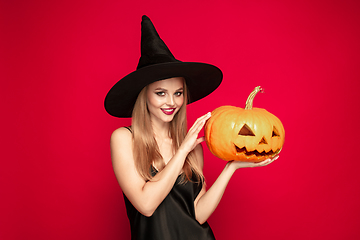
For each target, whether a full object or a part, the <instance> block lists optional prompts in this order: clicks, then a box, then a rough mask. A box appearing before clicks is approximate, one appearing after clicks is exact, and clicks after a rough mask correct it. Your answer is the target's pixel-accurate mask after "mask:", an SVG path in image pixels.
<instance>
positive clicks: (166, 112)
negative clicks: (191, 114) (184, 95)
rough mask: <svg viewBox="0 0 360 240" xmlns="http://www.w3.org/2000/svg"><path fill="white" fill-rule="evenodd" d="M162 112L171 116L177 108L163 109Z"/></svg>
mask: <svg viewBox="0 0 360 240" xmlns="http://www.w3.org/2000/svg"><path fill="white" fill-rule="evenodd" d="M161 111H162V112H163V113H165V114H166V115H171V114H173V113H174V112H175V108H161Z"/></svg>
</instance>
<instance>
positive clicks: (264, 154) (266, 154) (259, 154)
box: [234, 144, 280, 157]
mask: <svg viewBox="0 0 360 240" xmlns="http://www.w3.org/2000/svg"><path fill="white" fill-rule="evenodd" d="M234 146H235V149H236V153H237V154H245V155H246V156H248V157H250V156H254V155H255V156H256V157H271V156H274V155H275V154H277V153H279V152H280V149H278V150H276V151H275V152H274V151H273V150H270V151H269V152H265V150H264V151H262V152H259V151H258V150H254V151H248V150H246V147H243V148H239V147H238V146H236V145H235V144H234Z"/></svg>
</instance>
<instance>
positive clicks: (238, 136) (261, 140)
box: [205, 87, 285, 162]
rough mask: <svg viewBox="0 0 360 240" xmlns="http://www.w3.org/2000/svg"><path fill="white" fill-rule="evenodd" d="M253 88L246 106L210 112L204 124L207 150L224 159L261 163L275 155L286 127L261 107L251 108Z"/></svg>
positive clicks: (222, 108)
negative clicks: (209, 116)
mask: <svg viewBox="0 0 360 240" xmlns="http://www.w3.org/2000/svg"><path fill="white" fill-rule="evenodd" d="M259 91H261V88H260V87H256V88H255V89H254V91H253V92H252V93H251V94H250V95H249V97H248V99H247V101H246V107H245V109H243V108H238V107H233V106H222V107H219V108H216V109H215V110H214V111H213V112H212V113H211V118H210V119H209V120H208V121H207V123H206V125H205V140H206V143H207V146H208V148H209V149H210V151H211V152H212V153H213V154H214V155H215V156H217V157H219V158H221V159H223V160H226V161H231V160H237V161H244V162H261V161H263V160H265V159H267V158H270V157H273V156H274V155H276V154H278V153H279V152H280V150H281V148H282V146H283V144H284V138H285V130H284V127H283V125H282V123H281V122H280V120H279V119H278V118H277V117H276V116H274V115H273V114H271V113H269V112H268V111H266V110H265V109H262V108H253V107H252V104H253V100H254V97H255V95H256V94H257V93H258V92H259Z"/></svg>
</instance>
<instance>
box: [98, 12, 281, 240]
mask: <svg viewBox="0 0 360 240" xmlns="http://www.w3.org/2000/svg"><path fill="white" fill-rule="evenodd" d="M221 80H222V73H221V71H220V70H219V69H218V68H217V67H215V66H213V65H209V64H205V63H191V62H180V61H178V60H176V59H175V58H174V57H173V55H172V54H171V52H170V51H169V49H168V48H167V47H166V45H165V43H164V42H163V41H162V40H161V39H160V37H159V36H158V34H157V32H156V30H155V28H154V26H153V25H152V23H151V21H150V19H149V18H148V17H146V16H143V21H142V38H141V58H140V61H139V65H138V68H137V70H136V71H134V72H132V73H131V74H129V75H127V76H126V77H124V78H123V79H121V80H120V81H119V82H118V83H117V84H115V85H114V86H113V88H112V89H111V90H110V91H109V93H108V95H107V96H106V99H105V108H106V110H107V111H108V113H110V114H111V115H113V116H116V117H130V116H132V125H131V127H126V128H125V127H123V128H119V129H117V130H115V131H114V132H113V134H112V136H111V157H112V163H113V168H114V172H115V175H116V178H117V180H118V182H119V184H120V187H121V189H122V191H123V193H124V199H125V204H126V209H127V214H128V217H129V220H130V227H131V237H132V239H147V240H149V239H160V240H162V239H163V240H167V239H172V240H173V239H181V240H189V239H196V240H203V239H204V240H205V239H206V240H209V239H215V237H214V235H213V233H212V231H211V228H210V227H209V225H208V224H207V222H206V221H207V219H208V218H209V216H210V215H211V214H212V213H213V212H214V210H215V208H216V207H217V205H218V204H219V202H220V199H221V197H222V195H223V193H224V190H225V188H226V186H227V184H228V182H229V180H230V178H231V176H232V175H233V173H234V172H235V171H236V170H237V169H238V168H245V167H257V166H265V165H267V164H269V163H271V162H272V161H274V160H275V158H273V159H268V160H265V161H263V162H261V163H244V162H237V161H232V162H229V163H228V164H226V166H225V168H224V170H223V171H222V173H221V174H220V175H219V177H218V178H217V180H216V181H215V182H214V184H213V185H212V186H211V187H210V188H209V189H208V190H207V191H206V187H205V182H204V177H203V173H202V169H203V163H204V160H203V152H202V148H201V145H200V144H199V143H201V142H202V141H204V137H199V133H200V131H201V130H202V129H203V127H204V124H205V123H206V121H207V120H208V119H209V118H210V117H211V114H210V113H207V114H205V115H203V116H201V117H199V118H198V119H197V120H196V121H195V123H194V124H193V125H192V127H191V128H190V129H189V130H188V131H187V125H186V104H187V103H191V102H194V101H196V100H199V99H200V98H203V97H205V96H206V95H208V94H210V93H211V92H212V91H214V90H215V89H216V88H217V86H218V85H219V84H220V82H221Z"/></svg>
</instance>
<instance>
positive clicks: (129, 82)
mask: <svg viewBox="0 0 360 240" xmlns="http://www.w3.org/2000/svg"><path fill="white" fill-rule="evenodd" d="M173 77H183V78H185V82H186V85H187V87H188V91H189V101H188V103H192V102H195V101H197V100H199V99H201V98H203V97H205V96H207V95H209V94H210V93H211V92H213V91H214V90H215V89H216V88H217V87H218V86H219V85H220V83H221V81H222V77H223V75H222V72H221V70H220V69H219V68H217V67H215V66H213V65H210V64H206V63H199V62H181V61H179V60H177V59H175V57H174V56H173V54H172V53H171V52H170V50H169V49H168V47H167V46H166V44H165V43H164V42H163V40H162V39H161V38H160V36H159V34H158V33H157V32H156V29H155V27H154V25H153V24H152V22H151V20H150V19H149V18H148V17H147V16H145V15H144V16H143V17H142V22H141V57H140V60H139V63H138V66H137V69H136V70H135V71H134V72H132V73H130V74H128V75H127V76H125V77H124V78H122V79H120V80H119V81H118V82H117V83H116V84H115V85H114V86H113V87H112V88H111V89H110V91H109V92H108V94H107V95H106V98H105V109H106V111H107V112H108V113H109V114H110V115H112V116H115V117H120V118H126V117H131V114H132V110H133V108H134V105H135V102H136V99H137V96H138V95H139V93H140V92H141V90H142V89H143V88H144V87H145V86H147V85H148V84H150V83H153V82H156V81H160V80H164V79H167V78H173Z"/></svg>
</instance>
